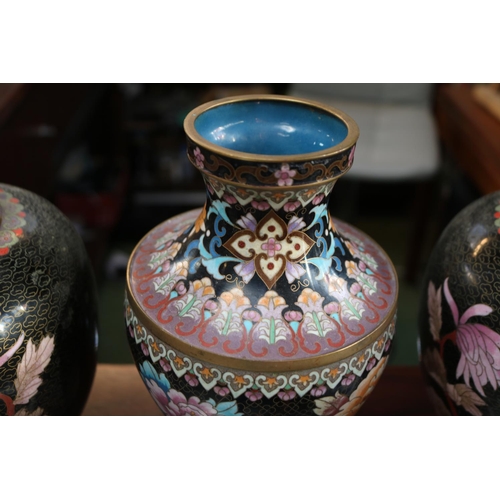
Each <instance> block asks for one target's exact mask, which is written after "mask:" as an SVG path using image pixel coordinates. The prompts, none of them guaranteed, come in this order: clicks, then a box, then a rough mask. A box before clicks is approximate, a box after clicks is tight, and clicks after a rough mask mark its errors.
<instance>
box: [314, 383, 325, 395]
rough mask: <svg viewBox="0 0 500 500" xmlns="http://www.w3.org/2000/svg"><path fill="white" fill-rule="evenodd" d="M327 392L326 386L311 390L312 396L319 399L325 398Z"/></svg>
mask: <svg viewBox="0 0 500 500" xmlns="http://www.w3.org/2000/svg"><path fill="white" fill-rule="evenodd" d="M325 392H326V385H320V386H319V387H313V388H312V389H311V396H313V397H315V398H319V397H320V396H323V394H324V393H325Z"/></svg>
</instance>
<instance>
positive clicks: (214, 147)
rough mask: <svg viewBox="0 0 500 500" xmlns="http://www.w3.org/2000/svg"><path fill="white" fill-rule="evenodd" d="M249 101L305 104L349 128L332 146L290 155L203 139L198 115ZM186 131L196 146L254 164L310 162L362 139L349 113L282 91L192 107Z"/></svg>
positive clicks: (210, 102) (345, 148) (351, 145)
mask: <svg viewBox="0 0 500 500" xmlns="http://www.w3.org/2000/svg"><path fill="white" fill-rule="evenodd" d="M250 101H275V102H288V103H292V104H293V103H295V104H298V105H301V106H306V107H310V108H315V109H316V110H318V111H321V112H323V113H326V114H328V115H330V116H332V117H334V118H336V119H338V120H340V121H341V122H342V123H343V125H344V126H345V127H346V128H347V135H346V137H345V138H344V139H343V140H342V141H341V142H339V143H338V144H335V145H334V146H331V147H329V148H325V149H319V150H317V151H314V152H312V153H303V154H287V155H273V154H256V153H247V152H243V151H236V150H233V149H229V148H226V147H224V146H220V145H218V144H214V143H213V142H211V141H209V140H208V139H206V138H204V137H203V136H202V135H201V134H200V133H199V132H198V130H197V129H196V126H195V121H196V119H197V118H199V117H200V116H201V115H202V114H203V113H206V112H207V111H209V110H212V109H214V108H217V107H220V106H224V105H227V104H236V103H243V102H250ZM184 131H185V133H186V135H187V137H188V138H189V139H190V140H191V141H192V142H194V143H195V144H196V145H198V146H201V147H202V148H204V149H206V150H208V151H211V152H212V153H215V154H218V155H220V156H223V157H226V158H230V159H233V160H239V161H243V162H252V163H260V164H264V163H284V162H287V163H301V162H309V161H319V160H322V159H325V158H330V157H332V156H335V155H337V154H339V153H343V152H346V151H348V150H349V149H350V148H352V147H353V146H355V144H356V142H357V140H358V138H359V128H358V125H357V123H356V122H355V121H354V119H353V118H351V117H350V116H349V115H347V114H346V113H344V112H343V111H340V110H339V109H337V108H334V107H333V106H329V105H326V104H324V103H321V102H319V101H315V100H312V99H305V98H299V97H293V96H287V95H279V94H250V95H239V96H233V97H225V98H222V99H216V100H212V101H209V102H206V103H204V104H201V105H200V106H198V107H196V108H194V109H193V110H191V111H190V112H189V113H188V114H187V116H186V118H185V119H184Z"/></svg>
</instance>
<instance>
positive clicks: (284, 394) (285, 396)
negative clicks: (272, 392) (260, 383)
mask: <svg viewBox="0 0 500 500" xmlns="http://www.w3.org/2000/svg"><path fill="white" fill-rule="evenodd" d="M296 396H297V393H296V392H295V391H294V390H293V389H290V390H288V391H280V392H278V397H279V398H280V399H281V400H282V401H290V400H292V399H293V398H295V397H296Z"/></svg>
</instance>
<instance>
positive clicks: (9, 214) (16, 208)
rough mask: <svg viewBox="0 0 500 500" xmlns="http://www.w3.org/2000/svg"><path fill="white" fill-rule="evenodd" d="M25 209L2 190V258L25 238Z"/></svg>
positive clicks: (0, 244) (0, 231) (0, 192)
mask: <svg viewBox="0 0 500 500" xmlns="http://www.w3.org/2000/svg"><path fill="white" fill-rule="evenodd" d="M23 209H24V207H23V206H22V205H21V204H20V203H19V200H18V199H17V198H15V197H14V196H12V195H11V194H10V193H9V192H7V191H5V190H4V189H2V188H0V257H1V256H2V255H7V254H8V253H9V248H10V247H12V245H15V244H16V243H17V242H18V241H19V238H21V237H22V236H23V226H24V225H25V224H26V220H25V217H26V214H25V212H24V210H23Z"/></svg>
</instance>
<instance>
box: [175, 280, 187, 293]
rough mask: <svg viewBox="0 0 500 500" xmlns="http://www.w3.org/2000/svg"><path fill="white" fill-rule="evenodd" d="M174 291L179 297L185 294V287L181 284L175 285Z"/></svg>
mask: <svg viewBox="0 0 500 500" xmlns="http://www.w3.org/2000/svg"><path fill="white" fill-rule="evenodd" d="M175 289H176V291H177V293H178V294H179V295H184V294H185V293H186V292H187V288H186V285H184V283H182V282H179V283H177V285H176V287H175Z"/></svg>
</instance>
